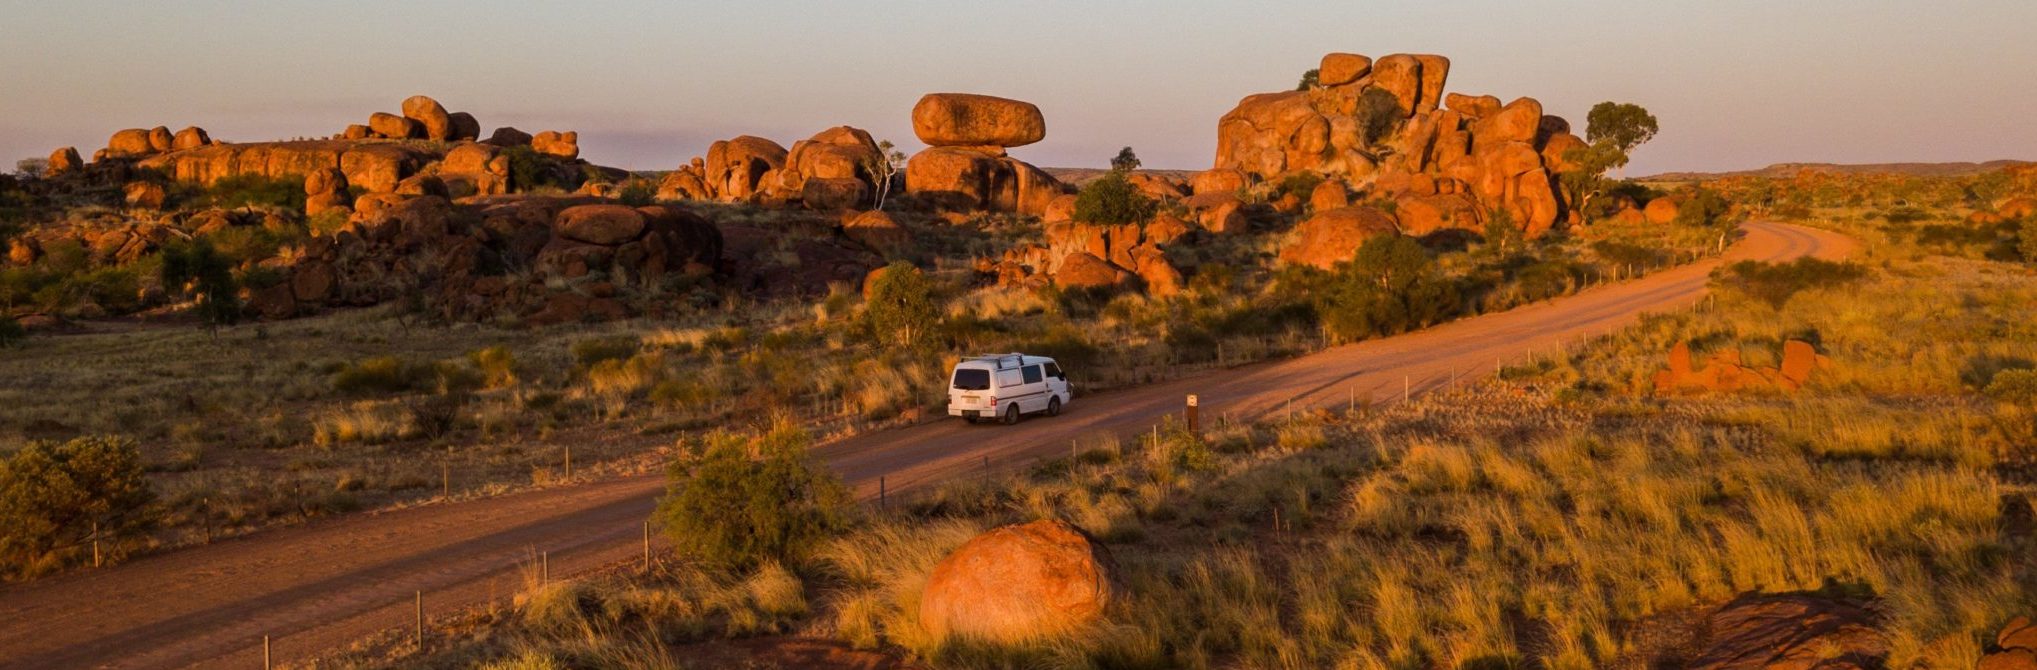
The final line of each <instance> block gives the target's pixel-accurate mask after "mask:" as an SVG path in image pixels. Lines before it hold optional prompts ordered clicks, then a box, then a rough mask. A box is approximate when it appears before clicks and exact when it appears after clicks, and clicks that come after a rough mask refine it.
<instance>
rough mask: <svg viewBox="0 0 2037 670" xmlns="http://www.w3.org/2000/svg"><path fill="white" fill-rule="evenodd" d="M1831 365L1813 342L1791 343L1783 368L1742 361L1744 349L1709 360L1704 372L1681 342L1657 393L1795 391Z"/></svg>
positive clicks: (1657, 382) (1661, 374) (1672, 351)
mask: <svg viewBox="0 0 2037 670" xmlns="http://www.w3.org/2000/svg"><path fill="white" fill-rule="evenodd" d="M1830 365H1831V359H1828V358H1826V357H1825V356H1823V355H1821V354H1819V353H1818V350H1817V349H1816V348H1815V347H1812V346H1811V343H1809V342H1805V341H1802V340H1789V341H1787V342H1784V343H1783V344H1782V365H1781V366H1780V367H1774V368H1768V367H1755V366H1750V365H1746V364H1744V363H1742V362H1741V359H1740V350H1739V349H1735V348H1730V347H1729V348H1726V349H1724V350H1721V351H1718V352H1715V353H1713V354H1712V355H1711V357H1710V358H1709V359H1707V360H1706V361H1705V366H1704V368H1703V369H1698V368H1696V367H1694V366H1693V365H1692V361H1691V353H1690V343H1688V342H1678V343H1677V344H1676V346H1675V347H1672V348H1670V350H1669V368H1668V369H1666V370H1662V371H1659V372H1656V373H1655V392H1656V393H1664V394H1669V393H1709V392H1722V391H1723V392H1733V391H1752V390H1768V391H1780V392H1785V393H1787V392H1791V391H1795V390H1797V389H1800V388H1803V385H1804V384H1805V383H1807V382H1809V381H1810V380H1811V373H1812V372H1814V371H1816V370H1818V369H1819V368H1824V367H1828V366H1830Z"/></svg>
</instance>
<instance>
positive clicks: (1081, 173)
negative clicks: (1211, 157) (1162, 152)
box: [1040, 167, 1201, 186]
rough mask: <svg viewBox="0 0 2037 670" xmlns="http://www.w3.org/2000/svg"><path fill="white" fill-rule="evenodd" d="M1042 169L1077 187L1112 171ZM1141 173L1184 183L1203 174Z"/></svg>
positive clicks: (1188, 171)
mask: <svg viewBox="0 0 2037 670" xmlns="http://www.w3.org/2000/svg"><path fill="white" fill-rule="evenodd" d="M1040 169H1041V170H1043V171H1045V172H1046V173H1047V174H1050V175H1053V176H1054V178H1055V179H1059V180H1061V183H1064V184H1072V185H1075V186H1081V185H1083V184H1087V183H1089V182H1090V180H1093V179H1096V178H1097V177H1101V176H1104V175H1105V174H1108V173H1110V170H1106V169H1103V168H1057V167H1043V168H1040ZM1139 171H1140V172H1144V173H1147V174H1153V175H1159V176H1162V177H1170V178H1173V179H1179V180H1182V181H1188V180H1189V178H1191V177H1194V176H1195V173H1197V172H1201V170H1147V169H1143V168H1142V169H1140V170H1139Z"/></svg>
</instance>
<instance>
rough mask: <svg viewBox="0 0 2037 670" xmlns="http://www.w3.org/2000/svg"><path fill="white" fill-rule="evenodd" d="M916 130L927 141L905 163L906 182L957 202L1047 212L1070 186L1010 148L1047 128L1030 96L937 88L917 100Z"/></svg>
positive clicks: (935, 198) (948, 203) (928, 195)
mask: <svg viewBox="0 0 2037 670" xmlns="http://www.w3.org/2000/svg"><path fill="white" fill-rule="evenodd" d="M912 132H913V134H914V135H915V136H917V137H919V140H920V141H921V142H924V143H926V145H927V148H926V149H925V150H923V151H920V152H919V153H917V154H913V156H912V158H911V160H909V161H907V162H906V167H905V190H906V192H907V193H911V194H914V195H917V196H920V197H921V198H925V199H927V200H929V201H931V202H933V203H934V204H935V205H937V206H939V207H943V208H948V209H956V210H989V211H998V212H1019V213H1022V214H1035V215H1037V214H1044V213H1046V211H1047V205H1048V203H1050V202H1052V201H1053V199H1054V198H1055V197H1057V196H1060V195H1062V194H1063V193H1065V192H1066V190H1065V189H1064V188H1063V187H1062V186H1061V183H1060V182H1059V181H1057V180H1055V179H1054V177H1053V176H1051V175H1048V174H1047V173H1046V172H1044V171H1042V170H1040V169H1039V168H1036V167H1033V166H1032V165H1031V164H1029V163H1026V162H1025V161H1021V160H1018V159H1016V158H1012V157H1010V156H1008V155H1006V153H1005V150H1006V149H1010V148H1012V147H1022V146H1025V145H1028V144H1032V143H1034V142H1038V141H1040V140H1041V139H1043V138H1045V137H1046V136H1047V121H1046V117H1044V116H1042V115H1041V114H1040V108H1039V107H1037V106H1034V105H1033V104H1032V103H1029V102H1022V101H1018V100H1011V99H1007V98H999V97H994V96H988V95H975V94H970V93H929V94H927V95H926V96H924V97H922V98H920V100H919V103H918V104H915V105H913V108H912Z"/></svg>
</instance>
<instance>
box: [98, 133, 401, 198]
mask: <svg viewBox="0 0 2037 670" xmlns="http://www.w3.org/2000/svg"><path fill="white" fill-rule="evenodd" d="M437 158H438V155H437V154H434V153H432V152H430V151H427V150H425V149H422V148H417V147H411V146H405V145H402V144H395V143H377V142H351V141H346V140H307V141H300V142H258V143H249V144H213V145H209V146H205V147H201V148H198V149H191V150H187V151H178V152H172V153H168V154H163V155H161V156H154V157H150V158H146V159H143V160H142V161H140V162H139V163H138V165H139V166H141V167H144V168H156V169H160V170H162V171H163V172H165V173H167V174H169V175H170V177H171V178H173V179H176V180H177V181H185V182H196V183H200V184H211V183H213V182H216V181H219V180H220V179H223V178H226V177H231V176H235V175H244V174H253V175H261V176H264V177H271V178H281V177H297V178H302V177H305V176H307V175H310V174H311V173H312V172H316V171H319V170H323V169H326V168H337V169H339V170H340V171H341V172H344V173H346V176H347V181H348V182H349V183H351V184H353V185H357V186H361V187H363V188H365V189H367V190H369V191H371V192H393V191H395V190H396V185H397V183H398V182H401V181H403V179H404V178H406V177H409V176H411V175H412V174H416V172H417V171H418V170H419V169H420V168H422V167H424V165H425V164H427V163H430V162H432V161H433V160H436V159H437Z"/></svg>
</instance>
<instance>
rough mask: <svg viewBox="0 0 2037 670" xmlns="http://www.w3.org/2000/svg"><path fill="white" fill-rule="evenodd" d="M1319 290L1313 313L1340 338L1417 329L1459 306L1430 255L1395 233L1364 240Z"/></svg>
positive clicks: (1330, 331) (1451, 285)
mask: <svg viewBox="0 0 2037 670" xmlns="http://www.w3.org/2000/svg"><path fill="white" fill-rule="evenodd" d="M1325 289H1326V290H1324V291H1323V292H1322V295H1321V297H1320V298H1318V302H1317V305H1316V312H1317V313H1318V314H1319V315H1320V316H1321V317H1322V321H1323V328H1324V329H1325V330H1327V331H1329V333H1330V334H1331V335H1333V336H1335V337H1337V338H1339V339H1342V340H1346V341H1348V340H1357V339H1363V338H1367V337H1375V336H1379V335H1391V334H1394V333H1399V332H1403V331H1407V330H1411V329H1414V328H1421V327H1423V326H1427V325H1430V324H1433V323H1437V322H1439V321H1442V320H1443V319H1444V318H1446V317H1448V316H1449V315H1451V314H1454V313H1455V312H1456V311H1457V309H1458V307H1459V297H1458V293H1457V288H1456V286H1455V285H1453V284H1452V283H1451V282H1450V281H1449V280H1448V279H1447V278H1445V277H1444V276H1443V275H1442V272H1441V271H1439V270H1438V269H1437V267H1436V262H1435V259H1433V258H1430V257H1429V252H1428V251H1427V250H1425V249H1423V248H1422V245H1421V243H1419V242H1416V241H1414V240H1413V239H1410V238H1406V237H1400V236H1393V237H1376V238H1373V239H1370V240H1366V241H1365V244H1364V245H1362V246H1360V247H1359V248H1358V254H1357V257H1356V258H1354V259H1353V260H1352V261H1351V262H1350V263H1347V264H1342V265H1339V266H1338V270H1337V274H1336V277H1335V278H1334V279H1333V280H1332V281H1331V282H1330V283H1329V285H1328V286H1327V287H1325Z"/></svg>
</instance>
